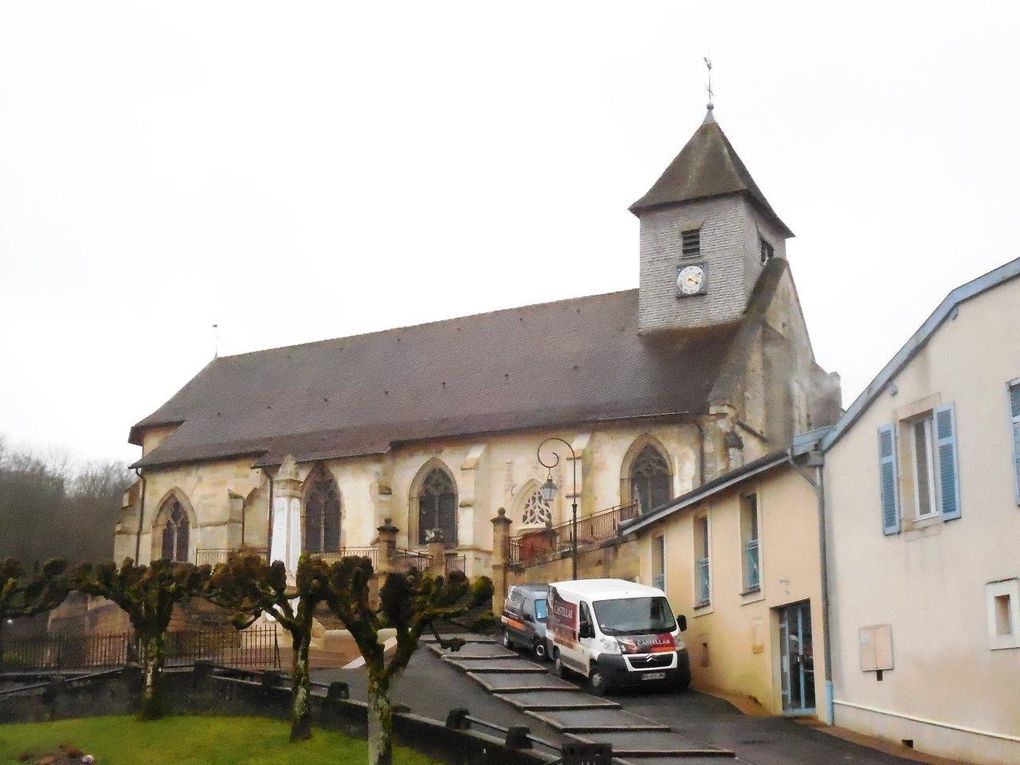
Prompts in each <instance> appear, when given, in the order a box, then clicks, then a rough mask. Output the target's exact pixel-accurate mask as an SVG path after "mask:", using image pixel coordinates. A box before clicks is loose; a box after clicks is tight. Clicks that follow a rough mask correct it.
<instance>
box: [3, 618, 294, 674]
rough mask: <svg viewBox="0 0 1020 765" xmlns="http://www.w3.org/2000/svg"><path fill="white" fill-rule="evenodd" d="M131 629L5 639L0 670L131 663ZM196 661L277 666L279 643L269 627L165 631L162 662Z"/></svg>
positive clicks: (175, 664) (134, 652)
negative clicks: (118, 631)
mask: <svg viewBox="0 0 1020 765" xmlns="http://www.w3.org/2000/svg"><path fill="white" fill-rule="evenodd" d="M137 658H138V648H137V643H136V640H135V636H134V633H131V632H122V633H117V634H111V635H76V636H75V635H47V636H45V637H40V638H31V639H19V640H5V641H4V642H3V646H2V649H0V672H26V671H53V670H89V669H107V668H111V667H122V666H124V665H125V664H128V663H131V662H134V661H137ZM198 659H204V660H207V661H211V662H213V663H215V664H224V665H228V666H232V667H253V668H278V667H279V666H280V645H279V640H278V639H277V633H276V629H275V628H274V627H271V626H270V627H254V628H250V629H247V630H244V631H242V632H237V631H236V630H188V631H186V632H168V633H167V636H166V663H167V666H171V667H184V666H190V665H192V664H194V663H195V661H196V660H198Z"/></svg>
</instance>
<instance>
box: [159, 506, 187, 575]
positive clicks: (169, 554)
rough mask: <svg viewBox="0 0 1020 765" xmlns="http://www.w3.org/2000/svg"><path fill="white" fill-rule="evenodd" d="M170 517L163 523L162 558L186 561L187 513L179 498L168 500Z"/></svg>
mask: <svg viewBox="0 0 1020 765" xmlns="http://www.w3.org/2000/svg"><path fill="white" fill-rule="evenodd" d="M169 509H170V517H168V518H167V519H166V523H165V524H164V525H163V558H164V560H174V561H182V562H187V560H188V534H189V531H190V529H189V524H188V514H187V513H186V512H185V510H184V508H183V507H182V506H181V502H180V500H178V499H176V498H173V499H171V500H170V508H169Z"/></svg>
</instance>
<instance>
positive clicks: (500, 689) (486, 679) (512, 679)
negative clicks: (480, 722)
mask: <svg viewBox="0 0 1020 765" xmlns="http://www.w3.org/2000/svg"><path fill="white" fill-rule="evenodd" d="M468 677H470V678H471V679H472V680H474V681H475V682H477V683H478V684H479V685H481V686H482V687H483V688H485V690H487V691H491V692H494V693H524V692H526V691H560V692H574V693H576V692H577V686H576V685H574V684H573V683H568V682H567V681H566V680H560V679H559V678H558V677H553V676H552V675H549V674H546V673H544V672H543V673H542V674H541V675H537V674H535V673H533V672H516V673H513V674H504V673H502V672H491V673H488V674H477V673H475V672H471V671H468Z"/></svg>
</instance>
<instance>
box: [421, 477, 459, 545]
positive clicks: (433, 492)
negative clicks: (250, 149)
mask: <svg viewBox="0 0 1020 765" xmlns="http://www.w3.org/2000/svg"><path fill="white" fill-rule="evenodd" d="M432 529H439V530H440V531H442V532H443V541H444V542H445V543H446V546H447V547H456V546H457V487H456V486H454V484H453V479H452V478H450V476H449V475H447V473H446V471H445V470H442V469H440V468H433V469H432V471H431V472H429V474H428V475H427V476H425V482H424V483H423V484H422V489H421V494H420V495H419V496H418V543H419V544H425V542H426V541H428V533H429V532H430V531H431V530H432Z"/></svg>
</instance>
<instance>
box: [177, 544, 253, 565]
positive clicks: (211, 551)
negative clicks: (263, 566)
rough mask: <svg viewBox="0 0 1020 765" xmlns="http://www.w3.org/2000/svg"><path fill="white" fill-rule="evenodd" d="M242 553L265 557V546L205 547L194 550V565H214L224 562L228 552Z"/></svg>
mask: <svg viewBox="0 0 1020 765" xmlns="http://www.w3.org/2000/svg"><path fill="white" fill-rule="evenodd" d="M232 552H236V553H243V554H245V555H258V556H259V557H262V558H264V557H266V552H267V550H266V548H265V547H245V548H243V549H240V550H238V549H233V548H225V547H216V548H212V547H210V548H206V549H204V550H196V551H195V565H196V566H202V565H205V564H208V565H210V566H216V565H217V564H219V563H226V562H227V556H228V555H230V553H232Z"/></svg>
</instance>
